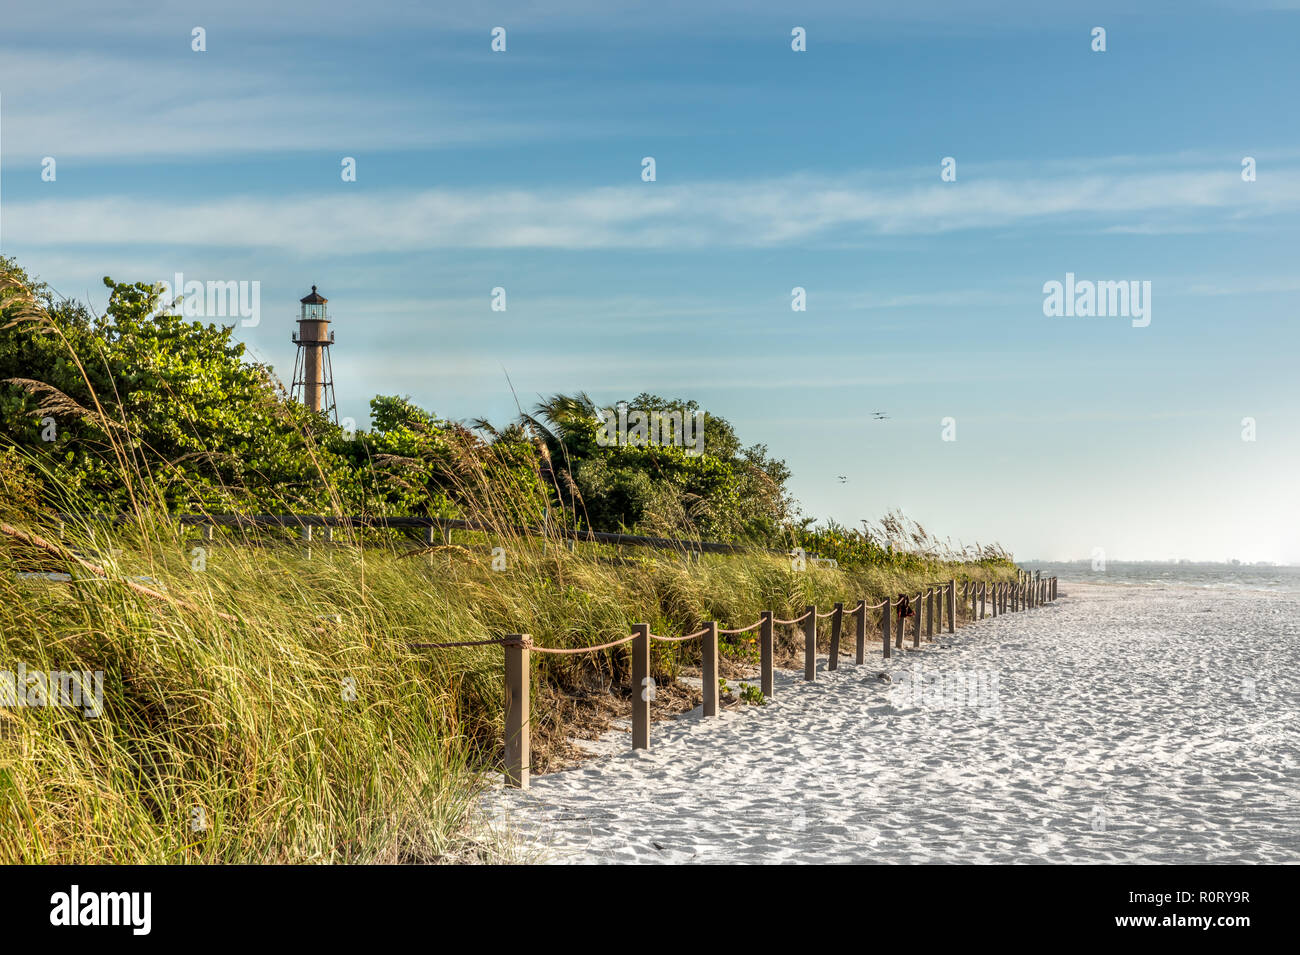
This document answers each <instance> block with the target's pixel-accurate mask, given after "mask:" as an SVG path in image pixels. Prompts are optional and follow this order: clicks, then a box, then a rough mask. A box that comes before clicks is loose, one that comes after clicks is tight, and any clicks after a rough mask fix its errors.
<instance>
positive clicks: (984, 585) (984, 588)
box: [980, 582, 989, 620]
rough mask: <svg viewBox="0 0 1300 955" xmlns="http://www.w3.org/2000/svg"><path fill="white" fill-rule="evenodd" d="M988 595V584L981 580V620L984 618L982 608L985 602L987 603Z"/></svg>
mask: <svg viewBox="0 0 1300 955" xmlns="http://www.w3.org/2000/svg"><path fill="white" fill-rule="evenodd" d="M988 596H989V585H988V583H987V582H982V583H981V584H980V619H981V620H983V619H984V609H985V606H986V604H987V603H988Z"/></svg>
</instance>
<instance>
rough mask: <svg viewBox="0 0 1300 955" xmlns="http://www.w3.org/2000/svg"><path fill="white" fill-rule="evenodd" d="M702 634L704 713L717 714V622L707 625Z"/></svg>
mask: <svg viewBox="0 0 1300 955" xmlns="http://www.w3.org/2000/svg"><path fill="white" fill-rule="evenodd" d="M708 631H709V632H708V633H706V634H705V635H704V645H703V653H702V654H701V656H702V659H703V665H702V667H701V669H703V670H704V715H705V716H717V715H718V624H717V623H716V622H714V623H710V624H709V625H708Z"/></svg>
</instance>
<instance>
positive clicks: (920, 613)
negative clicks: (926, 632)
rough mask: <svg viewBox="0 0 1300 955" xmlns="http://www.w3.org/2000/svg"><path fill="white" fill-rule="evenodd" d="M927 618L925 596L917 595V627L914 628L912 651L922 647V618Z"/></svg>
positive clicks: (919, 593) (922, 594)
mask: <svg viewBox="0 0 1300 955" xmlns="http://www.w3.org/2000/svg"><path fill="white" fill-rule="evenodd" d="M924 616H925V594H924V593H921V592H918V593H917V595H916V626H915V627H913V628H912V649H913V650H915V649H916V648H917V647H919V646H920V645H921V618H922V617H924Z"/></svg>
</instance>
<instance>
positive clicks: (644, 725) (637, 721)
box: [632, 623, 654, 749]
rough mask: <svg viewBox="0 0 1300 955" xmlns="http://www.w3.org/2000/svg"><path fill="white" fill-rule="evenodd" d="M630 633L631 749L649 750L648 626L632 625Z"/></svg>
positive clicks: (649, 679)
mask: <svg viewBox="0 0 1300 955" xmlns="http://www.w3.org/2000/svg"><path fill="white" fill-rule="evenodd" d="M632 633H633V634H635V635H636V639H635V640H633V641H632V748H633V749H649V748H650V698H651V696H653V695H654V683H653V682H652V681H651V678H650V624H648V623H634V624H633V625H632Z"/></svg>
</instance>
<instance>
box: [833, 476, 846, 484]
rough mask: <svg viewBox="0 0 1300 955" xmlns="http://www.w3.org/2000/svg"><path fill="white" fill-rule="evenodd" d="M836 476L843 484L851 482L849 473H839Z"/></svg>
mask: <svg viewBox="0 0 1300 955" xmlns="http://www.w3.org/2000/svg"><path fill="white" fill-rule="evenodd" d="M835 476H836V477H837V478H839V479H840V483H841V484H848V483H849V476H848V475H847V474H837V475H835Z"/></svg>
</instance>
